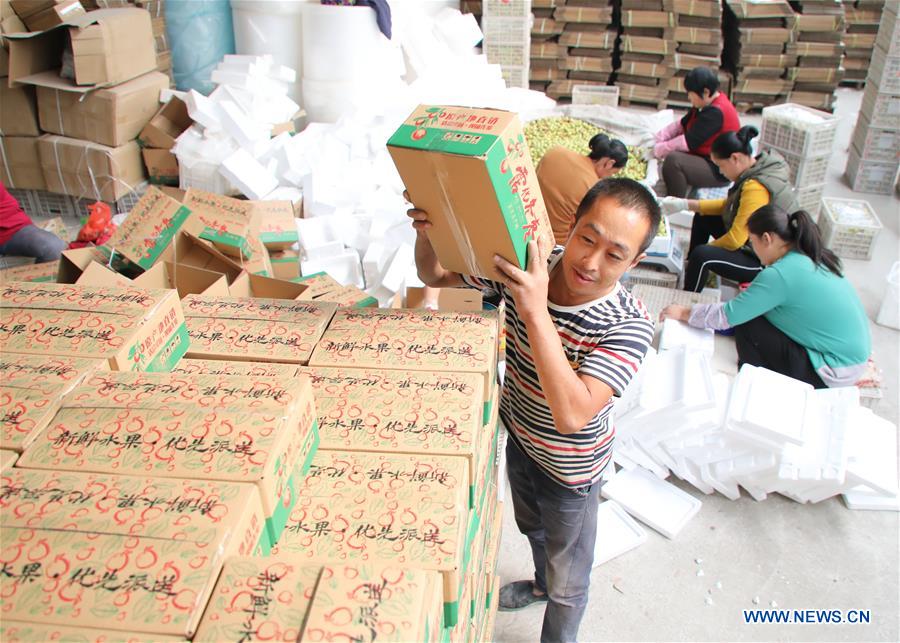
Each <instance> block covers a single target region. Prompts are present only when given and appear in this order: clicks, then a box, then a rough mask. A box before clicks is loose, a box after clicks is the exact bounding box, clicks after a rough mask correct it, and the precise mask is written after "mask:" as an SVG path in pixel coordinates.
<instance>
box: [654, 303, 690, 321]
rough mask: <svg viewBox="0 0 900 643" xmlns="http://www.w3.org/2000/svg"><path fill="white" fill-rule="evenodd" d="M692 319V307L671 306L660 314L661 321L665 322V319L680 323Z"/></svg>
mask: <svg viewBox="0 0 900 643" xmlns="http://www.w3.org/2000/svg"><path fill="white" fill-rule="evenodd" d="M690 317H691V307H690V306H678V305H676V304H670V305H668V306H666V307H665V308H663V310H662V312H661V313H660V314H659V321H663V320H664V319H677V320H678V321H683V322H687V320H688V319H690Z"/></svg>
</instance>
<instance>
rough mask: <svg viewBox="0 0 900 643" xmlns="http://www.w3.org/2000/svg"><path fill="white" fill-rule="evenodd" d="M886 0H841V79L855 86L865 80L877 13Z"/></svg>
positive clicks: (872, 45) (873, 46)
mask: <svg viewBox="0 0 900 643" xmlns="http://www.w3.org/2000/svg"><path fill="white" fill-rule="evenodd" d="M891 4H894V5H895V6H896V3H892V2H891V1H890V0H889V1H888V2H885V0H843V5H844V19H845V23H846V31H845V33H844V47H845V49H844V62H843V67H844V78H843V82H844V83H847V84H851V83H852V84H855V85H856V86H859V85H860V84H862V83H863V82H865V80H866V74H867V72H868V69H869V64H870V63H871V62H872V54H873V51H874V49H875V38H876V35H877V34H878V25H879V24H880V23H881V13H882V11H883V10H884V9H885V8H886V7H888V8H889V7H890V5H891Z"/></svg>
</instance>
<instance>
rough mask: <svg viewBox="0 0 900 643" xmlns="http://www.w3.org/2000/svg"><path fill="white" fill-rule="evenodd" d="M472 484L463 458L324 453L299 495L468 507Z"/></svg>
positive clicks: (426, 455) (311, 469)
mask: <svg viewBox="0 0 900 643" xmlns="http://www.w3.org/2000/svg"><path fill="white" fill-rule="evenodd" d="M469 484H470V479H469V470H468V466H467V465H466V461H465V459H464V458H457V457H454V456H441V455H434V454H425V453H422V454H416V455H413V454H403V453H367V452H365V451H329V450H325V449H320V450H319V451H318V453H316V455H315V457H313V460H312V464H311V465H310V467H309V473H308V474H307V475H306V478H305V479H304V480H303V481H302V483H301V484H300V488H299V489H298V490H297V493H298V494H299V495H301V496H317V497H329V496H333V495H335V494H338V495H341V496H342V497H345V498H346V497H351V498H352V497H355V498H357V499H358V501H359V502H360V503H363V504H364V503H366V502H367V501H368V500H369V499H371V498H374V497H378V498H395V499H405V500H413V499H415V498H418V499H419V500H420V501H421V502H423V503H426V502H456V503H458V504H459V505H460V506H468V503H469Z"/></svg>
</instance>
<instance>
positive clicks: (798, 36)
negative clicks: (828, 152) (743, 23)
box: [787, 0, 844, 112]
mask: <svg viewBox="0 0 900 643" xmlns="http://www.w3.org/2000/svg"><path fill="white" fill-rule="evenodd" d="M791 4H792V6H793V7H794V10H795V12H796V14H795V20H796V28H795V30H794V39H793V41H792V42H791V44H789V45H788V48H787V51H788V52H789V53H790V54H791V55H792V56H793V55H796V56H797V57H798V58H797V66H796V67H792V68H790V69H789V70H788V78H789V79H790V80H792V81H794V87H793V89H792V90H791V93H790V94H789V96H788V100H790V101H791V102H792V103H799V104H801V105H806V106H807V107H815V108H816V109H824V110H826V111H829V112H830V111H832V109H833V107H834V101H835V96H834V90H835V89H836V88H837V86H838V83H840V81H841V80H842V79H843V77H844V70H843V68H842V67H841V60H842V58H843V55H844V42H843V37H844V9H843V7H842V6H841V3H840V2H838V0H796V1H794V2H792V3H791Z"/></svg>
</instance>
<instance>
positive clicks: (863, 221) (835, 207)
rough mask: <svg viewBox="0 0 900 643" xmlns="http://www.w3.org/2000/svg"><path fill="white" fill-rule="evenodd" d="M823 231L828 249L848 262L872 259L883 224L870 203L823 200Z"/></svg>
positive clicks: (821, 218) (820, 224)
mask: <svg viewBox="0 0 900 643" xmlns="http://www.w3.org/2000/svg"><path fill="white" fill-rule="evenodd" d="M819 229H820V230H821V231H822V238H823V240H824V241H825V245H826V246H827V247H828V248H831V250H832V251H834V253H835V254H836V255H837V256H839V257H843V258H845V259H871V258H872V251H873V249H874V248H875V239H876V238H878V233H879V232H880V231H881V221H879V220H878V216H877V215H876V214H875V210H873V209H872V206H871V205H869V203H868V201H863V200H858V199H836V198H832V197H826V198H824V199H822V212H821V215H820V217H819Z"/></svg>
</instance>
